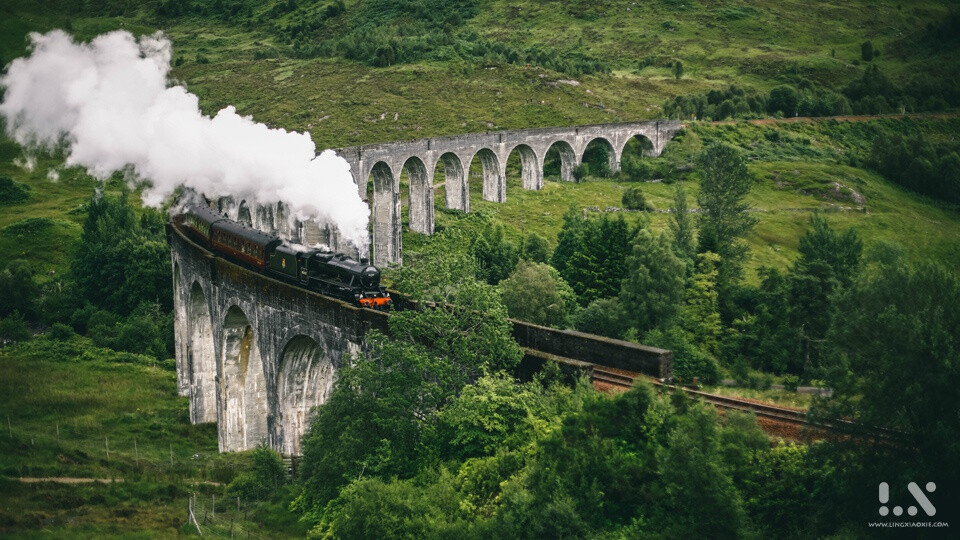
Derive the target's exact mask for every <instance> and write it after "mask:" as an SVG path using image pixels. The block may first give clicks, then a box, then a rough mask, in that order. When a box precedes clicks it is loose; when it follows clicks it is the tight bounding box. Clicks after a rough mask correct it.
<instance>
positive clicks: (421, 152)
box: [337, 120, 682, 265]
mask: <svg viewBox="0 0 960 540" xmlns="http://www.w3.org/2000/svg"><path fill="white" fill-rule="evenodd" d="M681 127H682V125H681V123H680V122H678V121H673V120H669V121H651V122H629V123H621V124H597V125H591V126H579V127H570V128H546V129H524V130H516V131H498V132H491V133H477V134H468V135H458V136H454V137H437V138H433V139H418V140H413V141H399V142H393V143H384V144H368V145H363V146H354V147H350V148H341V149H338V150H337V153H338V154H340V155H341V156H342V157H343V158H344V159H346V160H347V162H349V163H350V168H351V172H352V173H353V175H354V181H355V182H356V183H357V188H358V190H359V191H360V196H361V197H363V198H364V199H366V198H367V189H368V185H369V184H370V183H371V181H372V184H373V186H372V187H373V196H372V199H373V200H372V201H371V203H372V204H371V207H372V210H373V212H372V213H373V227H372V230H373V242H372V246H373V261H374V264H377V265H385V264H390V263H400V262H401V257H402V248H401V246H400V175H401V173H402V172H403V171H404V170H406V171H407V174H408V175H409V178H410V197H409V200H410V229H411V230H413V231H417V232H421V233H424V234H433V228H434V183H433V182H434V175H435V173H436V169H437V167H438V165H441V164H442V166H443V170H444V177H445V184H444V188H445V192H446V201H445V203H446V205H447V208H453V209H457V210H462V211H464V212H469V211H470V198H469V186H468V174H469V171H470V164H471V162H473V160H474V159H477V160H478V161H479V162H480V165H481V166H482V169H483V198H484V200H487V201H494V202H504V201H505V200H506V198H507V188H506V185H507V183H506V176H505V172H504V169H505V167H506V164H507V160H508V158H509V157H510V154H511V153H512V152H514V151H516V152H518V153H519V154H520V161H521V176H522V179H523V184H522V185H523V188H524V189H533V190H537V189H542V188H543V164H544V159H545V158H546V155H547V151H548V150H549V149H550V148H551V147H552V146H554V145H556V146H557V149H558V150H559V151H560V158H561V177H562V179H563V180H567V181H570V180H573V169H574V168H575V167H576V166H577V164H579V163H580V162H581V161H582V159H583V153H584V151H585V150H586V149H587V146H588V145H589V144H590V143H592V142H594V141H599V142H600V143H602V144H605V145H606V146H607V148H608V150H609V152H610V169H611V170H613V171H618V170H619V169H620V156H621V155H622V154H623V149H624V147H625V146H626V144H627V142H629V141H630V139H632V138H633V137H643V138H646V139H647V140H649V141H650V143H651V147H652V149H651V150H650V153H651V155H655V156H656V155H660V153H661V152H662V151H663V148H664V146H665V145H666V144H667V141H669V140H670V139H671V138H672V137H673V136H674V135H675V134H676V133H677V132H678V131H679V130H680V129H681Z"/></svg>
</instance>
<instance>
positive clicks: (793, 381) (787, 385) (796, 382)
mask: <svg viewBox="0 0 960 540" xmlns="http://www.w3.org/2000/svg"><path fill="white" fill-rule="evenodd" d="M798 386H800V377H798V376H796V375H784V376H783V388H784V390H789V391H791V392H796V391H797V387H798Z"/></svg>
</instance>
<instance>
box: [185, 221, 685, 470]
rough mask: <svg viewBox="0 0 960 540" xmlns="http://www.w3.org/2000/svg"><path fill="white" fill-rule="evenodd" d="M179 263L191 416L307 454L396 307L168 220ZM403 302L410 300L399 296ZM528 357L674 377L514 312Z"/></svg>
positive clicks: (236, 435)
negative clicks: (224, 249)
mask: <svg viewBox="0 0 960 540" xmlns="http://www.w3.org/2000/svg"><path fill="white" fill-rule="evenodd" d="M167 238H168V241H169V243H170V250H171V257H172V266H173V300H174V302H173V304H174V334H175V336H176V360H177V389H178V391H179V393H180V394H181V395H184V396H188V397H189V400H190V421H191V422H192V423H195V424H199V423H205V422H216V423H217V434H218V441H219V448H220V451H221V452H233V451H238V450H249V449H252V448H254V447H256V446H257V445H258V444H260V443H261V442H266V443H267V444H269V445H270V447H271V448H273V449H275V450H277V451H279V452H281V453H283V454H285V455H299V454H300V453H301V449H300V439H301V438H302V437H303V434H304V433H305V432H306V430H307V428H308V426H309V424H310V420H311V419H312V417H313V414H314V408H315V407H317V406H318V405H322V404H323V403H325V402H326V400H327V398H328V396H329V395H330V392H331V390H332V388H333V384H334V381H335V380H336V376H337V371H338V369H339V368H340V367H341V366H342V365H343V363H344V362H345V361H347V358H348V355H349V354H352V353H356V352H359V351H362V350H363V349H364V347H365V341H364V340H365V337H366V334H367V333H368V332H369V331H371V330H379V331H381V332H387V331H388V328H387V318H388V317H389V315H388V314H387V313H384V312H380V311H373V310H369V309H361V308H357V307H354V306H352V305H350V304H346V303H344V302H341V301H339V300H335V299H332V298H328V297H325V296H321V295H319V294H316V293H312V292H310V291H307V290H304V289H300V288H298V287H294V286H292V285H288V284H286V283H282V282H280V281H276V280H274V279H271V278H269V277H267V276H265V275H262V274H259V273H257V272H254V271H252V270H249V269H247V268H244V267H241V266H238V265H236V264H234V263H232V262H230V261H227V260H225V259H223V258H221V257H218V256H216V254H214V253H211V252H210V251H207V250H206V249H204V248H203V247H202V246H199V245H198V244H196V243H194V242H193V241H192V240H190V239H189V238H187V237H186V236H184V235H183V234H182V233H181V232H180V231H179V230H177V229H176V228H175V227H173V226H170V227H168V231H167ZM398 300H399V302H398V307H401V308H402V307H404V304H405V303H404V302H403V301H402V299H400V298H399V297H398ZM511 322H512V323H513V334H514V338H515V339H516V340H517V343H518V344H520V345H521V346H522V347H524V351H525V355H526V356H525V362H528V364H527V365H528V366H536V365H538V364H542V363H543V362H546V361H552V362H561V363H562V364H564V365H567V366H569V367H570V368H571V369H577V370H589V369H592V366H593V365H594V364H601V365H605V366H612V367H616V368H620V369H625V370H629V371H637V372H642V373H647V374H650V375H653V376H656V377H661V378H665V377H669V376H670V375H671V373H672V362H673V355H672V353H670V352H669V351H664V350H661V349H656V348H653V347H645V346H642V345H637V344H635V343H628V342H624V341H618V340H612V339H607V338H603V337H600V336H592V335H589V334H583V333H581V332H574V331H571V330H554V329H552V328H544V327H542V326H537V325H534V324H530V323H525V322H522V321H511Z"/></svg>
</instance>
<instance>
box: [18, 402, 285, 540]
mask: <svg viewBox="0 0 960 540" xmlns="http://www.w3.org/2000/svg"><path fill="white" fill-rule="evenodd" d="M0 414H2V413H0ZM0 422H3V423H4V424H3V425H2V428H0V464H2V467H3V469H2V471H0V476H6V477H13V478H20V479H22V480H25V481H31V482H33V481H50V480H52V481H68V482H66V483H79V482H85V483H86V482H106V483H111V482H155V483H167V484H175V485H177V486H178V487H179V488H180V490H181V491H180V493H181V495H179V496H177V497H176V499H175V500H174V501H172V502H169V503H164V504H172V505H174V506H179V505H180V504H183V506H182V507H181V508H183V511H184V513H183V523H185V524H186V525H185V527H184V529H182V531H183V532H185V533H187V534H191V533H192V534H194V535H201V536H203V537H205V538H250V539H254V538H269V536H265V533H264V532H263V530H262V528H261V527H260V526H258V525H257V523H255V521H253V520H251V517H254V513H255V511H256V510H257V509H258V507H259V505H260V504H261V501H260V500H244V499H243V498H241V497H237V496H235V495H234V496H227V495H225V493H226V492H227V491H226V489H225V488H226V484H228V483H229V482H230V480H232V479H233V478H234V477H235V476H237V475H238V474H239V473H241V472H243V471H245V470H247V469H248V467H249V463H248V460H245V459H242V458H238V457H237V456H236V455H235V454H220V453H219V451H218V449H217V448H215V447H213V448H211V447H209V446H206V447H202V448H200V447H198V448H191V445H189V444H184V440H183V439H182V438H181V437H177V436H175V435H173V434H166V433H161V434H159V435H152V434H145V435H142V434H136V435H134V434H133V433H131V432H130V430H124V429H109V428H107V427H104V426H96V427H94V426H85V425H83V424H82V422H74V421H72V420H71V421H69V422H63V423H61V422H58V421H52V422H50V424H49V428H47V427H46V424H40V423H38V422H36V421H30V422H25V423H24V426H23V428H22V429H21V428H19V427H18V423H17V419H16V418H15V417H12V415H4V416H0ZM284 464H285V465H286V466H287V467H288V470H290V469H291V468H292V467H293V466H294V463H293V462H292V461H291V460H290V459H285V460H284Z"/></svg>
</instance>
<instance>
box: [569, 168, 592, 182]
mask: <svg viewBox="0 0 960 540" xmlns="http://www.w3.org/2000/svg"><path fill="white" fill-rule="evenodd" d="M588 176H590V165H589V164H587V163H581V164H579V165H577V166H576V167H575V168H574V169H573V179H574V180H576V181H577V182H583V181H584V180H586V179H587V177H588Z"/></svg>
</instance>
